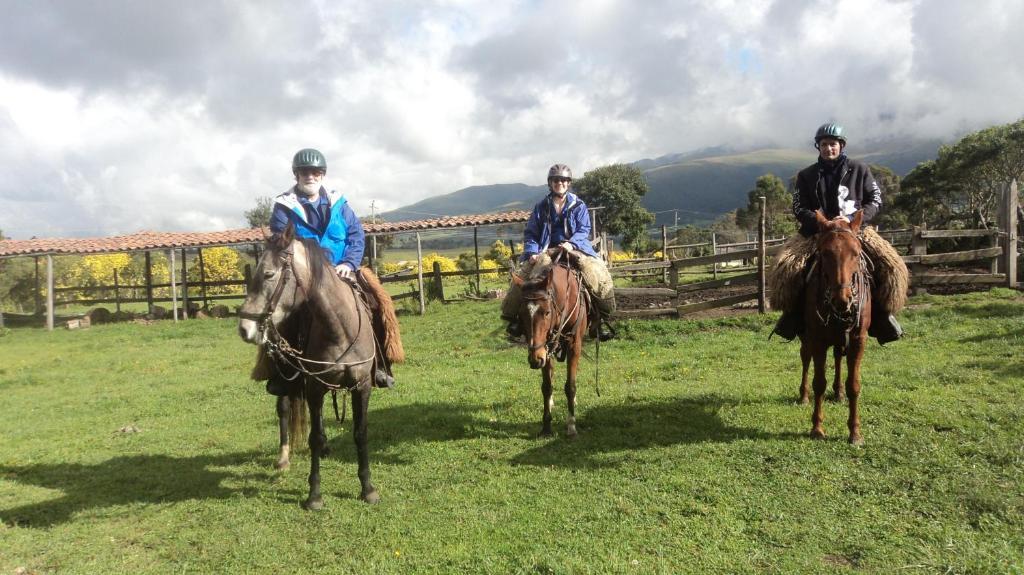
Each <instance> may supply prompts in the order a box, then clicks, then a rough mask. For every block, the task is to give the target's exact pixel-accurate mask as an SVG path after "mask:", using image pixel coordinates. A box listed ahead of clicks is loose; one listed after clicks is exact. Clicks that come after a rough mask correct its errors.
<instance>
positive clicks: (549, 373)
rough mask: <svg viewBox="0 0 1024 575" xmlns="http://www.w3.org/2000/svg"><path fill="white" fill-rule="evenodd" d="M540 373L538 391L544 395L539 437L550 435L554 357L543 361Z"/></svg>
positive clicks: (553, 401) (553, 402)
mask: <svg viewBox="0 0 1024 575" xmlns="http://www.w3.org/2000/svg"><path fill="white" fill-rule="evenodd" d="M541 375H542V376H543V379H542V380H541V384H540V393H541V395H542V396H543V397H544V417H543V419H542V420H541V428H540V435H541V437H550V436H551V435H552V433H551V408H552V407H553V406H554V405H555V399H554V397H552V383H551V380H552V378H553V377H554V375H555V358H554V357H548V360H547V361H546V362H544V367H542V368H541Z"/></svg>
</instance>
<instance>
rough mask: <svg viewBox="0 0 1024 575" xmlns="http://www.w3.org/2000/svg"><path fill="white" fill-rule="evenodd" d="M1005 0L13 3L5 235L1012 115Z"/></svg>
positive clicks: (108, 230)
mask: <svg viewBox="0 0 1024 575" xmlns="http://www.w3.org/2000/svg"><path fill="white" fill-rule="evenodd" d="M1022 21H1024V4H1022V3H1020V2H1018V1H1016V0H982V1H979V2H971V3H964V2H957V1H955V0H830V1H814V2H808V1H806V0H776V1H774V2H772V1H767V0H765V1H756V0H749V1H743V0H719V1H716V2H704V1H697V0H691V1H683V2H680V1H678V0H650V1H647V2H632V1H628V0H601V1H599V2H598V1H593V0H589V1H582V0H580V1H575V2H573V1H554V0H521V1H519V2H507V3H499V2H493V1H491V2H484V1H477V0H435V1H433V2H414V1H411V0H409V1H398V0H395V1H386V2H368V1H365V0H364V1H358V2H357V1H354V0H352V1H348V2H327V1H326V0H324V1H316V0H312V1H308V2H302V1H299V2H289V3H285V2H279V3H248V2H242V1H241V0H220V1H216V0H214V1H210V2H202V3H187V4H184V5H182V4H180V3H175V2H162V1H161V2H142V3H140V2H132V1H131V0H115V1H110V2H102V3H99V4H97V3H81V2H75V1H73V0H63V1H57V2H50V3H45V4H39V3H33V4H24V3H11V4H10V5H9V6H7V7H6V8H5V18H4V19H3V20H2V22H0V173H2V174H3V176H4V177H3V178H0V202H2V206H3V209H0V230H3V232H4V233H5V234H6V235H9V236H13V237H19V238H24V237H29V236H32V235H37V236H87V235H88V236H91V235H108V234H119V233H131V232H135V231H138V230H142V229H152V230H163V231H174V230H216V229H224V228H232V227H241V226H242V225H244V222H243V218H242V213H243V212H244V211H245V210H246V209H249V208H251V207H252V206H253V205H254V202H255V199H256V198H257V197H259V196H272V195H275V194H277V193H279V192H281V191H283V190H284V189H285V188H286V187H287V186H288V185H289V183H290V179H291V174H290V170H289V161H290V158H291V155H292V154H293V153H294V151H295V150H297V149H299V148H302V147H307V146H313V147H318V148H320V149H321V150H323V151H324V152H325V154H326V155H327V156H328V162H329V165H330V170H329V173H328V180H329V183H330V184H332V185H333V186H334V187H336V188H338V189H341V190H345V191H346V194H347V195H348V196H349V198H350V201H351V202H352V204H353V205H354V206H355V208H356V210H357V212H359V213H362V214H368V213H369V210H370V207H369V206H370V202H371V201H373V202H374V206H375V209H377V210H378V211H381V210H386V209H392V208H396V207H400V206H402V205H406V204H408V203H411V202H414V201H417V200H419V199H422V198H424V197H428V196H431V195H436V194H442V193H448V192H451V191H454V190H456V189H459V188H462V187H465V186H467V185H472V184H488V183H507V182H516V181H520V182H524V183H530V184H536V183H539V182H540V181H541V180H542V179H543V174H544V173H545V169H546V167H547V166H548V165H549V164H551V163H553V162H556V161H558V162H564V163H568V164H570V165H572V166H573V167H574V168H575V169H576V171H577V172H583V171H586V170H587V169H590V168H593V167H597V166H599V165H602V164H604V163H608V162H612V161H632V160H636V159H640V158H643V157H653V156H658V155H662V154H668V153H675V152H684V151H688V150H693V149H697V148H701V147H706V146H716V145H722V144H730V145H738V146H744V145H751V144H755V145H759V144H764V145H791V146H796V145H803V144H805V143H806V141H807V140H808V139H809V135H810V133H811V132H812V131H813V129H814V127H815V126H817V125H818V124H819V123H821V122H822V121H824V120H827V119H836V120H839V121H842V122H843V123H845V124H846V126H847V129H848V130H849V131H850V132H851V133H852V134H855V135H856V136H857V137H858V138H883V137H888V136H905V135H918V136H923V137H942V138H951V137H955V136H956V135H957V134H962V133H963V132H964V131H967V130H972V129H977V128H979V127H982V126H985V125H989V124H993V123H1003V122H1009V121H1013V120H1015V119H1017V118H1018V117H1020V116H1021V115H1022V110H1021V106H1020V103H1019V102H1020V99H1019V98H1018V97H1016V95H1017V94H1020V93H1021V92H1022V90H1024V69H1022V68H1024V66H1022V65H1021V64H1020V63H1019V61H1018V56H1019V54H1020V53H1021V52H1022V49H1024V37H1022V36H1021V35H1020V34H1019V33H1017V32H1016V31H1015V30H1014V23H1019V22H1022Z"/></svg>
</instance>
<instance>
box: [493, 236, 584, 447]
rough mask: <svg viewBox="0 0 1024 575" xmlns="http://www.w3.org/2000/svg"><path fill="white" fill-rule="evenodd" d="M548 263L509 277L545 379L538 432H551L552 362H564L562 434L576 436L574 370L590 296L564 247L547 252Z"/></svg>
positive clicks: (533, 358) (532, 356) (534, 363)
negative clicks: (537, 271)
mask: <svg viewBox="0 0 1024 575" xmlns="http://www.w3.org/2000/svg"><path fill="white" fill-rule="evenodd" d="M546 253H547V254H548V255H549V256H551V258H552V262H551V266H550V267H548V268H547V269H546V270H544V271H543V273H542V274H541V275H540V276H539V277H536V278H533V279H529V280H524V279H523V278H520V277H519V276H517V275H514V274H513V276H512V281H513V282H515V283H516V284H517V285H519V286H520V287H521V288H522V290H523V299H522V303H521V304H520V309H519V319H520V321H521V322H523V333H525V334H526V337H527V342H528V345H529V362H530V368H531V369H540V370H541V373H542V376H543V380H542V383H541V388H540V389H541V394H542V395H543V398H544V418H543V424H542V427H541V431H540V435H542V436H550V435H551V434H552V433H551V408H552V406H553V405H554V399H553V398H552V385H553V383H552V382H553V380H554V375H555V360H558V361H564V362H565V364H566V376H565V402H566V406H567V407H568V409H569V417H568V420H567V422H566V435H567V436H568V437H576V373H577V370H578V369H579V363H580V356H582V355H583V337H584V335H586V333H587V320H588V317H587V310H588V309H589V307H590V306H589V297H588V296H587V293H586V290H584V289H583V281H582V279H581V278H580V273H579V271H578V270H577V269H576V268H575V267H574V266H573V265H572V259H573V258H575V257H578V256H575V255H574V254H572V253H570V252H566V251H565V250H563V249H562V248H552V249H549V250H548V251H547V252H546Z"/></svg>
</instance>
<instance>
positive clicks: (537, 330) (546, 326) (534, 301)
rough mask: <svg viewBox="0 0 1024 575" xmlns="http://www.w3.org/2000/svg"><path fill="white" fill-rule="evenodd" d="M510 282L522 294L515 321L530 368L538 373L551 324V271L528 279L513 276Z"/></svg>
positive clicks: (544, 356)
mask: <svg viewBox="0 0 1024 575" xmlns="http://www.w3.org/2000/svg"><path fill="white" fill-rule="evenodd" d="M512 281H513V282H515V283H516V285H518V286H519V287H520V288H521V289H522V290H523V298H522V301H521V303H520V308H519V321H521V322H522V323H523V333H525V334H526V337H527V343H528V345H529V361H530V367H531V368H532V369H540V368H542V367H544V363H545V362H546V361H547V352H548V345H547V344H548V334H549V333H550V332H551V328H552V324H553V322H554V319H553V315H554V302H553V301H552V300H553V294H552V293H551V292H550V289H549V287H550V285H551V268H548V269H547V270H545V271H543V272H542V273H541V274H540V275H538V276H534V277H530V278H521V277H519V276H513V278H512Z"/></svg>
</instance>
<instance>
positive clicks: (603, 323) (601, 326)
mask: <svg viewBox="0 0 1024 575" xmlns="http://www.w3.org/2000/svg"><path fill="white" fill-rule="evenodd" d="M615 336H616V333H615V328H613V327H612V324H611V323H610V322H609V321H608V318H606V317H602V318H601V319H600V321H598V322H597V339H599V340H601V341H608V340H610V339H615Z"/></svg>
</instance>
